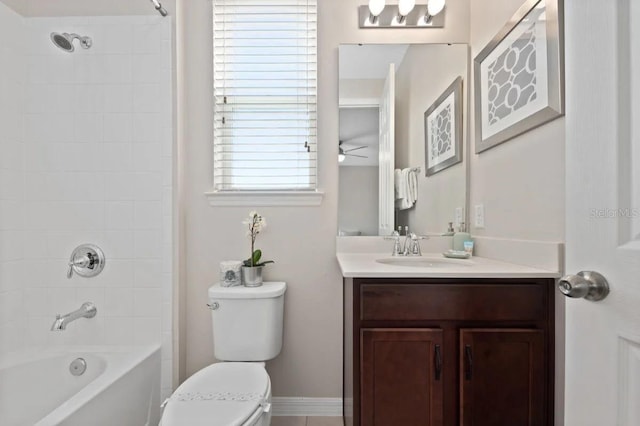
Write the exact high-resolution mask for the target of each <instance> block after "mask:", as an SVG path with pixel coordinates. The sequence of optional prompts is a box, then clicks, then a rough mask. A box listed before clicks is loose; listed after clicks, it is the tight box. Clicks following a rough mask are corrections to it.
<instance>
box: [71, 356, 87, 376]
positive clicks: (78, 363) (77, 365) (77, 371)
mask: <svg viewBox="0 0 640 426" xmlns="http://www.w3.org/2000/svg"><path fill="white" fill-rule="evenodd" d="M86 370H87V361H85V360H84V358H76V359H74V360H73V361H71V364H69V372H70V373H71V374H73V375H74V376H82V375H83V374H84V372H85V371H86Z"/></svg>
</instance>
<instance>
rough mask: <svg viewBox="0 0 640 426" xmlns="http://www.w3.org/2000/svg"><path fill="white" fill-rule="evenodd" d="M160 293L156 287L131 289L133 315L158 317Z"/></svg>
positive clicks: (160, 310) (160, 300)
mask: <svg viewBox="0 0 640 426" xmlns="http://www.w3.org/2000/svg"><path fill="white" fill-rule="evenodd" d="M161 313H162V294H161V292H160V289H158V288H135V289H133V315H134V316H136V317H154V318H158V319H159V318H160V315H161Z"/></svg>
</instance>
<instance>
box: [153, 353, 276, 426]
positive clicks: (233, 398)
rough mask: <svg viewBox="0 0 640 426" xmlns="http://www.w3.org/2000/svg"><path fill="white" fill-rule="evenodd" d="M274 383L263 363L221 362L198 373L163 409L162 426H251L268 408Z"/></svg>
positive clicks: (174, 394) (185, 383)
mask: <svg viewBox="0 0 640 426" xmlns="http://www.w3.org/2000/svg"><path fill="white" fill-rule="evenodd" d="M270 398H271V382H270V380H269V375H268V374H267V372H266V370H265V369H264V365H263V364H262V363H250V362H221V363H217V364H212V365H210V366H208V367H205V368H203V369H202V370H200V371H198V372H197V373H195V374H194V375H193V376H191V377H190V378H189V379H187V380H186V381H185V382H184V383H182V385H180V386H179V387H178V389H176V391H175V392H174V393H173V395H172V396H171V398H169V400H168V403H167V404H166V406H165V408H164V412H163V414H162V420H161V422H160V424H161V425H162V426H185V425H189V426H250V425H256V424H260V423H258V422H260V421H261V420H260V419H261V417H263V414H264V413H265V412H266V411H268V409H269V402H270Z"/></svg>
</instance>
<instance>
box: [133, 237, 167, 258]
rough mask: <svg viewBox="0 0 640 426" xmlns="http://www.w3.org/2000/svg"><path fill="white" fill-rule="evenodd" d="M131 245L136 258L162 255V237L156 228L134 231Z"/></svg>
mask: <svg viewBox="0 0 640 426" xmlns="http://www.w3.org/2000/svg"><path fill="white" fill-rule="evenodd" d="M133 247H134V256H135V257H136V258H137V259H159V258H160V257H161V256H162V237H161V236H160V235H159V233H158V231H157V230H152V231H134V243H133Z"/></svg>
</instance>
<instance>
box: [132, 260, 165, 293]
mask: <svg viewBox="0 0 640 426" xmlns="http://www.w3.org/2000/svg"><path fill="white" fill-rule="evenodd" d="M161 271H162V262H161V261H159V260H139V261H137V262H136V264H135V266H134V285H135V287H159V286H160V284H161V283H162V281H161V280H162V272H161Z"/></svg>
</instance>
